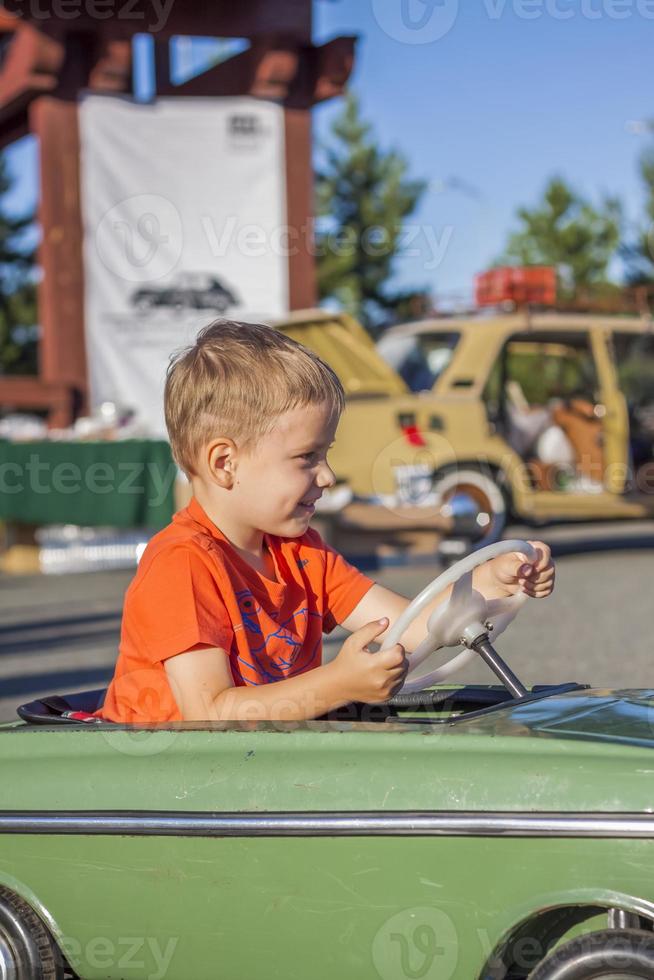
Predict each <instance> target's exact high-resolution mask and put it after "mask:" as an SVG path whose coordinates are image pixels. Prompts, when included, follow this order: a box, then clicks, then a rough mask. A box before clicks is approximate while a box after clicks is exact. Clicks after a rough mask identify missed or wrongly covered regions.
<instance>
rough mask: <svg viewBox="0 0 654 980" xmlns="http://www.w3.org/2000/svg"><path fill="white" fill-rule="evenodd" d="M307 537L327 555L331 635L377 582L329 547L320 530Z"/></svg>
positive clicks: (326, 612)
mask: <svg viewBox="0 0 654 980" xmlns="http://www.w3.org/2000/svg"><path fill="white" fill-rule="evenodd" d="M307 537H308V538H309V540H310V541H311V544H312V546H313V547H317V548H319V549H320V550H321V551H322V553H323V556H324V562H325V576H324V581H323V631H324V632H325V633H331V632H332V630H333V629H334V628H335V627H336V626H338V625H339V624H340V623H342V622H343V620H344V619H347V617H348V616H349V615H350V613H351V612H352V611H353V610H354V609H356V607H357V606H358V604H359V603H360V601H361V600H362V599H363V597H364V595H365V594H366V592H368V590H369V589H370V588H372V586H373V585H374V584H375V582H374V580H373V579H371V578H368V576H367V575H364V574H363V572H360V571H359V569H358V568H355V567H354V565H351V564H350V563H349V562H348V561H346V560H345V558H343V556H342V555H341V554H339V552H338V551H336V550H335V549H334V548H332V547H330V545H328V544H326V543H325V542H324V541H323V539H322V538H321V537H320V535H319V534H318V532H317V531H314V530H313V529H312V530H311V531H309V532H308V533H307Z"/></svg>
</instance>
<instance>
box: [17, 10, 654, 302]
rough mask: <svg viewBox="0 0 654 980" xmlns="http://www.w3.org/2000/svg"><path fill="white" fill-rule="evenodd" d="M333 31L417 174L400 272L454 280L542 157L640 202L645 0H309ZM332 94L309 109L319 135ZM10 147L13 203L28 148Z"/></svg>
mask: <svg viewBox="0 0 654 980" xmlns="http://www.w3.org/2000/svg"><path fill="white" fill-rule="evenodd" d="M402 8H404V14H405V20H404V21H403V20H402V18H401V13H402ZM407 17H408V18H410V19H411V20H410V21H408V20H407V19H406V18H407ZM421 19H422V20H424V21H425V26H424V27H422V28H419V27H416V26H415V25H416V24H419V23H420V21H421ZM411 24H413V25H414V26H413V27H412V26H411ZM446 28H449V29H447V30H446ZM439 33H440V34H442V35H443V36H440V37H439V36H438V35H439ZM337 34H357V35H359V37H360V40H359V44H358V51H357V63H356V68H355V72H354V75H353V78H352V83H351V84H352V87H353V88H354V89H355V91H356V92H357V94H358V95H359V97H360V101H361V106H362V110H363V113H364V115H365V117H366V119H367V120H369V121H370V122H371V123H372V125H373V127H374V131H375V133H376V135H377V137H378V138H379V140H380V142H381V143H382V144H383V145H385V146H388V147H390V146H393V147H396V148H398V149H400V150H401V151H402V152H403V153H404V154H405V156H406V157H407V159H408V160H409V162H410V167H411V173H412V174H413V175H415V176H418V177H422V178H424V179H426V180H428V181H429V187H428V190H427V191H426V193H425V196H424V199H423V201H422V203H421V206H420V209H419V211H418V212H417V214H416V218H415V221H414V222H412V228H411V229H410V230H409V232H408V233H407V234H408V236H413V237H412V238H411V240H410V241H409V238H407V244H408V247H409V248H410V250H411V251H412V253H413V254H410V255H407V256H406V257H405V258H403V259H402V260H401V261H400V262H399V264H398V274H397V277H396V280H397V282H398V284H401V285H403V286H409V285H411V286H427V287H429V288H431V289H433V290H434V291H435V292H436V293H438V294H460V293H462V292H466V291H467V290H468V289H469V288H470V285H471V282H472V277H473V275H474V273H475V272H477V271H480V270H481V269H483V268H485V267H486V266H487V265H488V264H489V262H491V261H492V260H493V259H494V258H495V257H496V256H497V254H498V253H499V252H500V251H501V249H502V246H503V244H504V242H505V241H506V236H507V233H508V231H509V229H510V228H511V227H512V226H513V224H514V219H513V215H514V213H515V209H516V207H517V206H518V205H520V204H530V203H533V202H535V201H536V200H537V198H538V197H539V195H540V192H541V190H542V188H543V186H544V184H545V181H546V180H547V178H548V177H549V176H551V175H552V174H554V173H559V174H562V175H563V176H565V177H566V178H568V179H569V180H570V181H571V182H572V183H573V184H574V185H575V186H576V187H577V188H579V189H580V190H581V191H582V192H583V193H584V194H586V195H587V196H589V197H590V198H591V199H595V200H598V199H599V198H600V197H601V195H602V194H604V193H613V194H618V195H619V196H620V197H621V198H622V199H623V200H624V202H625V204H626V207H627V213H628V215H629V216H630V217H631V218H632V219H635V218H636V217H637V216H638V214H639V211H640V209H641V206H642V192H641V187H640V182H639V179H638V174H637V166H636V164H637V157H638V154H639V152H640V151H641V150H642V149H643V148H644V146H645V143H646V137H644V136H642V135H640V136H638V135H634V134H633V133H631V132H629V130H628V128H627V123H628V122H629V121H630V120H638V119H647V118H651V117H654V94H653V93H652V91H651V85H650V84H649V82H650V78H651V60H652V40H653V39H654V0H459V2H458V3H457V0H316V3H315V38H316V41H317V42H321V41H324V40H328V39H329V38H331V37H333V36H335V35H337ZM432 38H433V39H432ZM418 42H424V43H418ZM648 69H649V70H648ZM338 110H339V105H338V102H332V103H328V104H325V105H324V106H320V107H318V108H317V109H316V110H315V134H316V137H317V138H318V139H319V140H325V139H327V138H328V134H329V126H330V123H331V121H332V119H333V117H334V114H335V113H336V112H337V111H338ZM10 163H11V167H12V171H13V172H14V173H15V174H17V175H18V176H19V178H20V180H19V186H18V187H17V189H16V193H15V194H14V195H13V197H12V204H13V205H14V207H15V208H16V209H17V210H19V209H21V208H22V207H23V206H25V205H26V204H28V203H30V202H31V201H33V200H34V198H35V193H36V192H35V187H36V175H35V169H36V164H35V153H34V152H33V150H30V149H28V148H25V147H20V146H19V147H17V148H16V149H15V151H14V152H13V153H12V155H11V160H10ZM452 178H455V179H456V180H458V181H459V182H461V184H460V188H457V186H456V184H453V183H452Z"/></svg>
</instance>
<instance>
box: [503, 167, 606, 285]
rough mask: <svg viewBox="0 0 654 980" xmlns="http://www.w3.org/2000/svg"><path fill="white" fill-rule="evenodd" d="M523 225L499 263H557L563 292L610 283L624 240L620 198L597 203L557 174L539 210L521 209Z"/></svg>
mask: <svg viewBox="0 0 654 980" xmlns="http://www.w3.org/2000/svg"><path fill="white" fill-rule="evenodd" d="M517 215H518V218H519V220H520V222H521V224H522V227H521V228H519V230H518V231H516V232H514V233H513V234H512V235H511V236H510V237H509V240H508V243H507V246H506V250H505V253H504V255H503V256H502V257H501V259H499V260H498V261H499V262H500V263H502V262H509V263H518V264H520V265H541V264H542V265H554V266H556V268H557V271H558V274H559V282H560V284H561V287H562V293H563V295H564V296H565V295H567V296H570V295H574V294H575V293H577V292H578V291H579V290H584V289H588V288H589V287H593V286H602V285H606V284H607V270H608V265H609V262H610V261H611V259H612V258H613V256H614V255H615V253H616V250H617V248H618V245H619V242H620V230H621V226H622V209H621V205H620V203H619V201H618V200H617V199H616V198H610V197H608V198H605V199H604V200H603V201H602V203H601V205H600V206H599V207H594V206H593V205H592V204H591V203H590V202H589V201H588V200H587V199H586V198H584V197H583V196H582V195H580V194H578V193H577V192H576V191H574V190H573V189H572V188H571V187H570V186H569V185H568V184H567V183H566V182H565V181H564V180H563V179H562V178H561V177H554V178H552V179H551V180H550V181H549V183H548V184H547V186H546V188H545V192H544V194H543V199H542V201H541V203H540V204H538V205H537V206H536V207H535V208H533V209H529V208H525V207H522V208H519V209H518V212H517Z"/></svg>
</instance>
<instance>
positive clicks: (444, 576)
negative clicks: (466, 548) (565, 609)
mask: <svg viewBox="0 0 654 980" xmlns="http://www.w3.org/2000/svg"><path fill="white" fill-rule="evenodd" d="M511 552H518V553H519V554H523V555H525V558H526V559H527V560H528V561H535V560H536V558H537V552H536V549H535V548H534V547H533V545H531V544H529V542H528V541H522V540H520V539H518V538H513V539H509V540H507V541H498V542H496V543H495V544H491V545H488V546H487V547H485V548H480V549H479V550H478V551H474V552H472V554H470V555H467V556H466V557H465V558H462V559H461V561H458V562H456V564H454V565H452V566H451V567H450V568H448V569H446V571H444V572H442V573H441V574H440V575H438V576H437V577H436V578H435V579H434V580H433V581H432V582H430V583H429V585H427V586H426V587H425V588H424V589H423V590H422V592H420V593H419V594H418V595H417V596H416V597H415V599H413V600H412V601H411V602H410V603H409V605H408V606H407V608H406V609H405V610H404V612H403V613H402V614H401V616H399V617H398V619H397V622H395V623H394V624H393V626H392V627H391V629H390V630H389V632H388V636H387V637H386V639H385V641H384V643H383V646H382V650H387V649H388V648H389V647H392V646H394V645H395V644H396V643H398V642H399V640H400V638H401V637H402V636H403V635H404V633H405V632H406V630H407V628H408V627H409V626H410V625H411V623H413V621H414V620H415V619H416V617H417V616H419V615H420V613H421V612H422V611H423V609H425V607H426V606H428V605H429V604H430V603H431V602H432V600H433V599H434V598H435V597H436V596H437V595H440V593H441V592H442V591H443V590H444V589H446V588H448V586H450V585H451V586H453V590H452V595H451V596H450V598H449V599H448V600H447V602H446V603H443V604H442V605H441V606H439V607H438V608H437V609H436V610H435V612H434V613H432V616H430V618H429V621H428V633H427V637H426V638H425V640H424V641H423V642H422V643H421V644H420V645H419V646H418V647H417V648H416V650H415V651H413V656H414V657H416V663H415V664H414V666H413V668H412V669H410V670H409V673H408V674H407V677H406V680H405V682H404V685H403V687H402V690H403V691H411V690H419V689H420V688H419V687H418V686H417V685H418V684H422V685H423V686H426V685H427V684H428V683H436V682H438V681H441V680H445V679H446V678H447V677H449V676H451V675H452V674H453V673H455V672H456V671H458V670H461V669H462V668H463V667H465V666H466V664H468V663H469V662H470V660H472V659H473V658H474V657H475V656H476V654H475V652H474V651H473V650H463V651H461V652H460V653H458V654H455V655H454V656H453V657H451V658H450V659H449V660H447V661H446V662H445V663H444V664H441V665H440V666H439V667H438V668H437V669H436V670H431V671H429V672H428V673H424V672H423V673H420V674H418V673H417V671H418V668H419V667H420V666H422V664H423V663H424V662H425V661H426V660H427V659H428V658H429V657H431V655H432V654H433V653H435V652H436V651H437V650H439V649H442V648H443V647H444V646H456V645H458V641H457V642H455V643H451V642H445V643H441V644H438V643H436V641H435V640H434V642H433V644H432V645H431V646H430V642H431V641H432V640H433V635H432V633H430V630H429V628H430V626H431V624H432V620H433V619H434V617H435V616H437V618H438V621H439V622H442V621H443V620H444V619H445V618H446V616H447V613H448V610H449V608H450V606H451V604H452V600H453V598H454V597H455V594H456V591H457V590H456V586H457V584H458V583H460V582H461V581H462V580H463V579H464V576H469V577H470V582H469V587H470V591H471V592H472V572H473V571H474V569H475V568H477V567H478V566H479V565H483V563H484V562H486V561H490V560H491V559H492V558H497V557H498V556H499V555H506V554H509V553H511ZM477 595H478V594H477ZM465 598H466V597H465V596H464V599H465ZM525 598H526V596H525V595H524V594H520V593H519V594H517V595H515V596H510V597H508V598H507V599H506V600H491V601H490V602H485V608H486V609H487V610H488V611H489V612H491V613H494V614H495V615H498V614H499V617H500V618H501V620H502V626H501V629H499V630H498V632H501V630H502V629H504V628H506V626H507V625H508V624H509V622H510V621H511V620H512V619H513V618H514V617H515V615H517V612H518V611H519V609H520V608H521V606H522V604H523V602H524V600H525ZM470 618H471V621H475V620H476V619H478V618H479V603H477V608H476V609H475V610H474V611H473V612H472V613H471V617H470ZM459 635H460V634H459Z"/></svg>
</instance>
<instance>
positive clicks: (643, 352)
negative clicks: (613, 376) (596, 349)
mask: <svg viewBox="0 0 654 980" xmlns="http://www.w3.org/2000/svg"><path fill="white" fill-rule="evenodd" d="M613 355H614V358H615V364H616V369H617V372H618V381H619V384H620V388H621V389H622V391H623V392H624V395H625V397H626V399H627V403H628V404H629V406H631V407H634V408H635V407H640V406H647V405H652V404H654V336H653V335H652V334H641V333H627V332H625V333H619V332H618V331H616V332H615V333H614V334H613Z"/></svg>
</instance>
